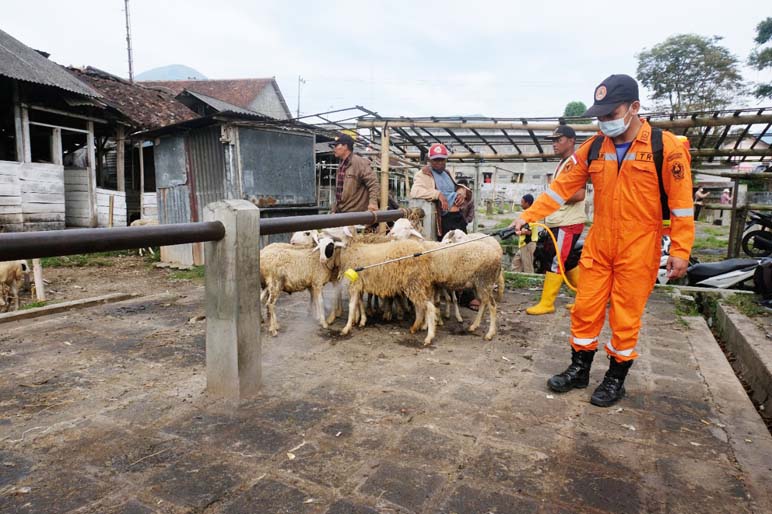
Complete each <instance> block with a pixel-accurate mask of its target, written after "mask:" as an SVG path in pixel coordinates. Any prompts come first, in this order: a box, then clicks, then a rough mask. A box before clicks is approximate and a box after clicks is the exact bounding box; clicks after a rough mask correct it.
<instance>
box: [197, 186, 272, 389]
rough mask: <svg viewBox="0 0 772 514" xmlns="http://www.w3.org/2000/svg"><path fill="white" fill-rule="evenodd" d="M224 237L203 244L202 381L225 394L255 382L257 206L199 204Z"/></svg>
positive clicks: (258, 372)
mask: <svg viewBox="0 0 772 514" xmlns="http://www.w3.org/2000/svg"><path fill="white" fill-rule="evenodd" d="M204 221H219V222H220V223H222V224H223V225H224V226H225V237H224V238H223V239H221V240H220V241H211V242H208V243H206V244H205V246H204V248H205V252H206V254H205V261H206V279H205V283H206V293H205V299H206V387H207V391H208V392H209V393H210V394H212V395H214V396H219V397H224V398H230V399H241V398H247V397H250V396H254V395H256V394H257V392H258V390H259V388H260V380H261V364H260V352H261V348H260V346H261V345H260V311H259V309H260V300H259V296H260V295H259V293H260V259H259V255H260V254H259V252H258V251H257V249H258V248H259V242H260V211H259V210H258V208H257V207H255V206H254V205H253V204H252V203H251V202H248V201H246V200H224V201H221V202H215V203H211V204H209V205H207V206H206V208H205V209H204Z"/></svg>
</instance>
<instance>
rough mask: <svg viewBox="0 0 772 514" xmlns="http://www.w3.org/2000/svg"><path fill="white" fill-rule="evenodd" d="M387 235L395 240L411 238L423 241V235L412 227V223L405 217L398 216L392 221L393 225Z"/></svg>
mask: <svg viewBox="0 0 772 514" xmlns="http://www.w3.org/2000/svg"><path fill="white" fill-rule="evenodd" d="M389 237H391V238H392V239H397V240H404V239H411V238H412V239H417V240H420V241H423V239H424V236H423V235H422V234H421V233H420V232H418V231H417V230H416V229H415V228H414V227H413V224H412V223H411V222H410V220H409V219H407V218H400V219H398V220H397V221H395V222H394V226H393V227H391V230H390V231H389Z"/></svg>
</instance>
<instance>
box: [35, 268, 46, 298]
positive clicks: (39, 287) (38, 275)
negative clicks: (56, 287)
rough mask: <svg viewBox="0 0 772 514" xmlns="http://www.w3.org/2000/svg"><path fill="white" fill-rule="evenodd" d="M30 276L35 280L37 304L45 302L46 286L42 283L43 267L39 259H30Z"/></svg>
mask: <svg viewBox="0 0 772 514" xmlns="http://www.w3.org/2000/svg"><path fill="white" fill-rule="evenodd" d="M32 274H33V276H34V278H35V297H36V299H37V301H39V302H45V301H46V285H45V283H44V282H43V266H42V265H41V264H40V259H32Z"/></svg>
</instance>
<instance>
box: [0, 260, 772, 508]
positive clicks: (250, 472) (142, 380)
mask: <svg viewBox="0 0 772 514" xmlns="http://www.w3.org/2000/svg"><path fill="white" fill-rule="evenodd" d="M115 259H116V260H118V261H119V262H118V263H117V264H116V265H115V266H103V267H98V268H94V269H92V268H90V267H85V268H77V269H52V268H49V269H48V270H47V271H46V279H48V280H50V281H51V284H50V287H51V288H52V289H54V290H56V291H57V294H59V292H61V293H62V294H64V293H67V292H71V293H72V294H73V295H75V294H78V295H79V294H81V293H83V296H95V295H98V294H105V293H108V292H132V288H134V289H136V291H137V292H143V293H145V294H146V295H147V296H145V297H143V298H138V299H134V300H129V301H125V302H120V303H115V304H109V305H103V306H99V307H93V308H88V309H83V310H78V311H71V312H67V313H63V314H57V315H52V316H47V317H43V318H37V319H34V320H26V321H17V322H13V323H6V324H3V325H2V326H0V512H3V513H41V512H45V513H52V514H55V513H78V514H86V513H100V514H102V513H105V514H129V513H133V514H134V513H173V514H179V513H192V512H196V513H206V514H211V513H225V512H227V513H254V512H259V513H319V514H322V513H325V514H345V513H347V514H372V513H377V512H383V513H397V512H398V513H448V514H449V513H452V512H455V513H458V514H478V513H487V512H496V513H498V514H503V513H515V512H517V513H519V512H538V513H570V512H582V513H584V512H587V513H596V514H599V513H618V512H630V513H672V512H689V513H692V512H707V513H713V512H716V513H718V512H726V513H732V514H734V513H742V512H754V513H766V512H770V511H772V493H771V492H770V489H769V487H768V481H769V476H771V474H772V437H770V435H769V433H768V432H767V430H766V428H765V427H764V425H763V424H762V423H761V421H760V419H759V418H758V415H757V413H756V412H755V410H754V409H753V406H752V405H751V404H750V402H749V400H748V399H747V397H746V396H745V394H744V392H743V390H742V386H741V385H740V384H739V383H738V382H737V379H736V377H735V376H734V374H733V373H732V371H731V368H730V367H729V365H728V363H727V362H726V360H725V358H724V356H723V354H722V353H721V350H720V349H719V348H718V346H717V344H716V343H715V341H714V340H713V339H712V336H711V334H710V331H709V330H708V327H707V325H706V324H705V322H704V320H702V319H701V318H683V319H682V318H680V317H679V316H678V315H677V314H676V312H675V307H674V305H673V303H672V302H671V300H670V299H669V298H668V297H666V296H663V295H660V294H656V295H655V296H653V297H652V299H651V300H650V302H649V305H648V306H647V312H646V316H645V318H644V326H643V329H642V333H641V343H640V345H639V351H640V353H641V359H640V360H639V362H637V363H636V365H635V366H634V367H633V369H632V371H631V374H630V377H629V379H628V381H627V384H626V385H627V389H628V396H627V397H626V398H625V399H623V400H622V401H621V402H620V403H619V404H618V405H616V406H615V407H613V408H611V409H599V408H597V407H594V406H592V405H590V404H589V401H588V398H589V395H590V394H591V392H592V389H591V388H590V389H586V390H580V391H573V392H570V393H567V394H565V395H557V394H553V393H551V392H549V391H548V390H547V388H546V386H545V382H546V380H547V378H548V377H549V376H550V375H551V374H553V373H555V372H556V371H561V370H562V369H563V368H565V366H566V364H567V361H568V349H567V343H566V340H567V334H568V329H569V327H568V314H567V310H566V309H565V308H564V305H565V304H566V303H567V302H568V301H569V299H568V297H561V298H560V299H559V306H558V310H557V312H556V313H555V314H554V315H548V316H540V317H531V316H527V315H525V313H524V312H523V311H524V308H525V307H527V306H528V305H531V304H532V303H534V302H535V300H536V298H535V296H536V294H537V293H538V292H537V291H528V290H516V291H508V292H507V294H506V297H505V299H504V301H503V302H502V303H501V304H500V306H499V307H500V324H499V335H498V336H497V337H496V338H494V340H493V341H491V342H486V341H484V340H483V339H482V338H481V337H480V334H481V333H482V330H480V331H479V332H480V334H469V333H468V332H467V331H466V330H465V326H468V324H469V321H470V319H471V316H472V313H471V312H470V311H468V310H465V309H464V310H462V314H463V316H464V318H465V320H466V321H465V324H464V325H459V324H458V323H456V322H455V321H446V323H445V325H444V326H443V327H441V328H440V329H439V331H438V337H437V339H436V341H435V344H433V345H432V346H431V347H429V348H421V347H420V340H421V337H422V336H420V335H410V334H409V333H408V331H407V327H408V326H409V321H403V322H393V323H381V322H378V321H377V320H374V321H373V323H372V324H370V325H369V326H367V327H365V328H358V329H355V331H354V333H353V335H351V336H349V337H341V336H340V335H339V332H340V329H341V328H342V326H343V322H342V321H341V320H338V321H337V322H336V323H335V324H334V325H333V326H332V327H331V328H330V329H328V330H324V329H321V328H320V327H319V326H318V325H317V324H316V323H315V322H314V321H313V320H312V319H310V316H309V315H308V313H309V304H308V296H307V295H306V294H299V295H291V296H284V297H282V299H281V300H280V302H279V316H280V321H281V323H282V329H281V331H280V333H279V335H278V336H277V337H275V338H272V337H270V336H267V337H263V340H262V360H263V388H262V390H261V392H260V394H259V395H258V396H257V397H255V398H253V399H250V400H245V401H242V402H239V403H232V402H225V401H222V400H219V399H217V398H213V397H211V396H209V395H208V394H207V393H206V376H205V326H206V322H205V321H196V317H197V316H200V315H202V314H203V313H204V305H203V292H204V291H203V285H202V284H201V283H200V282H199V281H195V280H182V281H181V280H173V279H172V276H173V274H174V273H175V272H173V271H169V270H162V269H150V268H148V267H147V265H146V264H145V263H144V262H142V261H140V260H137V259H135V258H115ZM132 262H134V264H132ZM76 286H79V287H76ZM67 299H71V298H69V297H68V298H67ZM327 300H328V301H329V297H328V298H327ZM485 326H486V325H485V324H483V328H485ZM608 336H609V334H608V331H605V332H604V334H603V335H602V339H603V340H604V341H605V340H607V338H608ZM606 367H607V364H606V362H605V359H603V358H602V356H601V355H598V357H597V358H596V365H595V366H594V368H593V372H592V385H593V386H594V385H595V384H597V383H598V382H599V381H600V380H601V378H602V375H603V373H604V371H605V369H606Z"/></svg>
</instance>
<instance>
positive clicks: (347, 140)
mask: <svg viewBox="0 0 772 514" xmlns="http://www.w3.org/2000/svg"><path fill="white" fill-rule="evenodd" d="M337 145H346V146H348V147H349V148H354V138H353V137H351V136H349V135H348V134H344V133H341V134H338V135H337V136H335V140H334V141H333V142H331V143H330V146H337Z"/></svg>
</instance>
